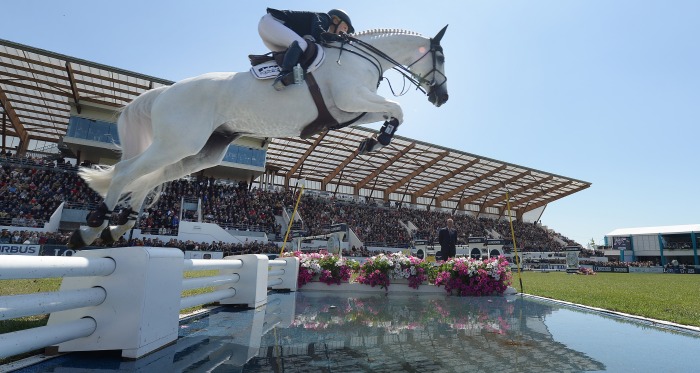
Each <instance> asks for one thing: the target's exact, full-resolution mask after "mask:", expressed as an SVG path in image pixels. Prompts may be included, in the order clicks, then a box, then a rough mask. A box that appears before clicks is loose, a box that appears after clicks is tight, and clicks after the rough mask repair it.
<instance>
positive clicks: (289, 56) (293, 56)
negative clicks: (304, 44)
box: [272, 40, 304, 91]
mask: <svg viewBox="0 0 700 373" xmlns="http://www.w3.org/2000/svg"><path fill="white" fill-rule="evenodd" d="M302 53H304V50H302V49H301V47H300V46H299V42H297V41H296V40H295V41H294V42H293V43H292V44H290V45H289V49H287V53H285V55H284V61H282V66H281V69H282V71H280V74H279V75H277V78H275V82H274V83H272V86H273V87H274V88H275V90H277V91H281V90H283V89H284V87H286V86H288V85H290V84H294V83H295V81H294V80H295V79H294V66H296V65H297V64H298V63H299V58H300V57H301V55H302Z"/></svg>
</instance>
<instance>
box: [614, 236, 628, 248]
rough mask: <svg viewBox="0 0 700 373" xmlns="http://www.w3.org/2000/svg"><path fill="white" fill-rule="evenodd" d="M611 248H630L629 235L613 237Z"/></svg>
mask: <svg viewBox="0 0 700 373" xmlns="http://www.w3.org/2000/svg"><path fill="white" fill-rule="evenodd" d="M613 249H615V250H631V249H632V242H631V240H630V238H629V237H613Z"/></svg>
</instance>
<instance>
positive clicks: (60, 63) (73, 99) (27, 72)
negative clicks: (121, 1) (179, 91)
mask: <svg viewBox="0 0 700 373" xmlns="http://www.w3.org/2000/svg"><path fill="white" fill-rule="evenodd" d="M170 84H173V82H171V81H168V80H165V79H160V78H155V77H151V76H146V75H143V74H138V73H134V72H130V71H126V70H122V69H118V68H114V67H110V66H106V65H101V64H98V63H95V62H90V61H85V60H81V59H78V58H74V57H69V56H65V55H61V54H57V53H53V52H49V51H46V50H42V49H38V48H33V47H29V46H26V45H22V44H17V43H14V42H11V41H7V40H2V39H0V103H2V112H1V113H2V114H6V117H5V118H6V119H3V120H4V121H7V119H9V122H10V123H11V124H12V126H11V127H12V128H11V129H10V128H9V127H8V128H7V130H6V134H7V135H9V136H15V137H18V138H19V139H20V140H21V141H22V143H23V146H24V147H25V150H26V146H27V143H28V140H31V139H33V140H42V141H48V142H58V141H60V139H61V137H62V136H63V135H65V133H66V129H67V127H68V120H69V117H70V106H69V103H73V104H75V105H76V107H77V108H78V110H80V104H81V102H92V103H98V104H102V105H107V106H113V107H114V108H115V109H116V108H119V107H121V106H123V105H125V104H127V103H129V102H130V101H131V100H132V99H134V98H135V97H136V96H138V95H139V94H141V93H143V92H144V91H146V90H149V89H151V88H156V87H160V86H163V85H170Z"/></svg>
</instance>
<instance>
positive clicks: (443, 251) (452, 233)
mask: <svg viewBox="0 0 700 373" xmlns="http://www.w3.org/2000/svg"><path fill="white" fill-rule="evenodd" d="M438 242H439V243H440V258H436V259H438V260H447V259H449V258H454V257H455V255H457V230H456V229H455V228H454V220H452V219H451V218H450V219H447V226H446V227H444V228H440V230H439V231H438Z"/></svg>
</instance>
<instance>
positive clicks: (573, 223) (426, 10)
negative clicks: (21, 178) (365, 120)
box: [0, 0, 700, 246]
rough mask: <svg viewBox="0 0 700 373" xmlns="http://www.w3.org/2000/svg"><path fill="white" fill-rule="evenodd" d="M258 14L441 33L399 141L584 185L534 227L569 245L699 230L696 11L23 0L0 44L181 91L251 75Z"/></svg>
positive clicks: (9, 5) (638, 5) (590, 0)
mask: <svg viewBox="0 0 700 373" xmlns="http://www.w3.org/2000/svg"><path fill="white" fill-rule="evenodd" d="M290 4H293V5H290ZM268 6H269V7H274V8H279V9H290V8H291V9H294V10H313V11H328V10H330V8H333V7H335V8H341V9H344V10H345V11H347V12H348V14H349V15H350V17H351V19H352V21H353V25H354V26H355V29H356V30H357V31H362V30H367V29H373V28H400V29H406V30H410V31H415V32H418V33H421V34H423V35H426V36H434V35H435V34H436V33H437V32H438V31H439V30H440V29H441V28H442V27H443V26H445V25H446V24H449V27H448V29H447V33H446V34H445V37H444V38H443V39H442V43H441V44H442V46H443V48H444V51H445V56H446V75H447V77H448V83H447V85H448V89H449V94H450V99H449V101H448V102H447V103H446V104H445V105H443V106H442V107H440V108H436V107H434V106H433V105H432V104H430V103H429V102H428V100H427V98H426V97H425V96H424V95H423V94H422V93H420V92H419V91H415V90H411V91H409V92H408V93H407V94H406V95H404V96H401V97H397V98H393V99H394V100H396V101H398V102H399V103H400V104H401V106H402V107H403V110H404V123H403V124H402V126H401V127H400V128H399V130H398V135H401V136H404V137H409V138H413V139H416V140H421V141H426V142H429V143H432V144H436V145H439V146H444V147H449V148H452V149H455V150H460V151H464V152H468V153H472V154H477V155H479V156H484V157H488V158H493V159H497V160H499V161H503V162H508V163H513V164H517V165H520V166H525V167H529V168H534V169H537V170H541V171H545V172H549V173H554V174H558V175H562V176H566V177H570V178H574V179H578V180H583V181H587V182H590V183H592V185H591V187H590V188H588V189H586V190H583V191H581V192H578V193H575V194H573V195H570V196H567V197H564V198H563V199H560V200H557V201H555V202H553V203H550V204H549V205H548V206H547V208H546V209H545V210H544V214H543V215H542V218H541V221H542V223H543V224H544V225H546V226H548V227H550V228H552V229H554V230H556V231H557V232H560V233H562V234H564V235H566V236H568V237H569V238H571V239H574V240H575V241H577V242H578V243H580V244H583V245H584V246H585V245H586V244H587V243H589V242H590V241H591V239H593V240H594V241H595V242H596V244H602V243H603V237H604V236H605V234H607V233H609V232H611V231H612V230H614V229H617V228H632V227H653V226H668V225H682V224H698V223H700V218H698V212H700V198H698V194H697V190H698V187H700V167H699V165H698V162H697V161H696V160H697V159H698V158H699V157H698V153H699V151H700V146H698V144H700V130H699V129H698V126H699V125H700V48H698V35H700V2H698V1H694V0H691V1H682V0H667V1H661V0H658V1H648V0H633V1H627V0H579V1H573V0H548V1H546V0H530V1H504V0H501V1H498V0H489V1H486V0H482V1H476V0H466V1H465V0H460V1H444V0H433V1H416V0H400V1H381V2H380V1H366V0H352V1H346V2H338V1H297V2H294V3H291V2H288V1H207V0H197V1H176V0H167V1H162V0H157V1H143V0H137V1H134V0H121V1H87V0H81V1H78V0H63V1H58V2H57V1H36V0H23V1H8V2H3V4H2V6H1V7H0V13H2V22H0V38H2V39H6V40H10V41H13V42H17V43H21V44H26V45H29V46H32V47H37V48H42V49H46V50H49V51H52V52H56V53H61V54H65V55H69V56H73V57H77V58H81V59H85V60H88V61H94V62H98V63H102V64H106V65H109V66H114V67H118V68H121V69H126V70H131V71H134V72H138V73H142V74H147V75H152V76H155V77H159V78H164V79H169V80H173V81H178V80H181V79H184V78H187V77H191V76H196V75H200V74H203V73H207V72H212V71H245V70H247V69H248V68H249V65H248V60H247V55H248V54H250V53H256V54H262V53H265V52H266V49H265V47H264V45H263V44H262V42H261V41H260V38H259V35H258V32H257V23H258V21H259V19H260V17H261V16H262V15H264V14H265V8H266V7H268ZM389 79H390V80H391V81H392V84H394V86H400V85H401V80H400V79H399V77H398V76H391V75H390V76H389ZM380 93H382V94H383V95H385V96H387V97H388V96H390V95H391V92H390V91H389V90H388V89H387V86H386V85H384V86H382V87H381V88H380ZM368 127H370V128H379V124H375V125H369V126H368Z"/></svg>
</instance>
